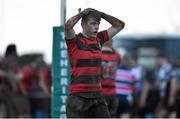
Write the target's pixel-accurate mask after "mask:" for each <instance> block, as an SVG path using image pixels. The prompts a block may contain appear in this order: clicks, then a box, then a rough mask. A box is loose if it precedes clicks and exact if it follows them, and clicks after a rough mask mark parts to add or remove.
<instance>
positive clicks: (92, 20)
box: [88, 18, 100, 23]
mask: <svg viewBox="0 0 180 119" xmlns="http://www.w3.org/2000/svg"><path fill="white" fill-rule="evenodd" d="M88 22H97V23H100V21H98V20H96V19H95V18H89V19H88Z"/></svg>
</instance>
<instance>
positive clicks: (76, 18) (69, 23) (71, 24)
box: [65, 12, 83, 30]
mask: <svg viewBox="0 0 180 119" xmlns="http://www.w3.org/2000/svg"><path fill="white" fill-rule="evenodd" d="M82 16H83V13H82V12H81V13H79V14H77V15H75V16H73V17H71V18H70V19H69V20H68V21H67V22H66V23H65V29H66V30H68V29H73V27H74V26H75V24H76V23H77V22H78V21H79V20H80V19H81V17H82Z"/></svg>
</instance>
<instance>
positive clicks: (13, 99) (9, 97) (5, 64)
mask: <svg viewBox="0 0 180 119" xmlns="http://www.w3.org/2000/svg"><path fill="white" fill-rule="evenodd" d="M0 72H1V73H0V94H1V99H3V101H4V104H5V106H6V112H7V115H6V117H24V116H25V115H26V114H27V113H26V111H25V107H26V106H24V104H25V105H27V102H26V101H25V102H24V98H23V96H22V90H21V79H22V72H21V70H20V67H19V65H18V54H17V50H16V45H15V44H10V45H8V46H7V49H6V52H5V57H4V58H3V59H2V60H1V61H0ZM22 105H23V106H22Z"/></svg>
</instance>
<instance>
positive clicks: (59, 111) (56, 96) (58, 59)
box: [51, 26, 70, 118]
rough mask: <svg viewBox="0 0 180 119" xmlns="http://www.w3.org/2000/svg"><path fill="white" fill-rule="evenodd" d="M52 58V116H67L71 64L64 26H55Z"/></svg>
mask: <svg viewBox="0 0 180 119" xmlns="http://www.w3.org/2000/svg"><path fill="white" fill-rule="evenodd" d="M52 55H53V58H52V80H53V86H52V103H51V104H52V107H51V111H52V112H51V117H52V118H66V107H65V104H66V99H67V96H68V94H69V81H70V64H69V61H68V53H67V45H66V42H65V39H64V27H63V26H60V27H53V54H52Z"/></svg>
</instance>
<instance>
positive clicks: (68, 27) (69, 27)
mask: <svg viewBox="0 0 180 119" xmlns="http://www.w3.org/2000/svg"><path fill="white" fill-rule="evenodd" d="M89 11H92V9H85V10H83V11H82V12H81V10H79V13H78V14H77V15H75V16H73V17H71V18H70V19H69V20H67V22H66V23H65V37H66V38H67V39H73V38H75V36H76V33H75V31H74V29H73V28H74V26H75V25H76V23H77V22H78V21H79V20H80V19H81V18H82V17H83V16H84V15H86V14H88V13H89Z"/></svg>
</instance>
